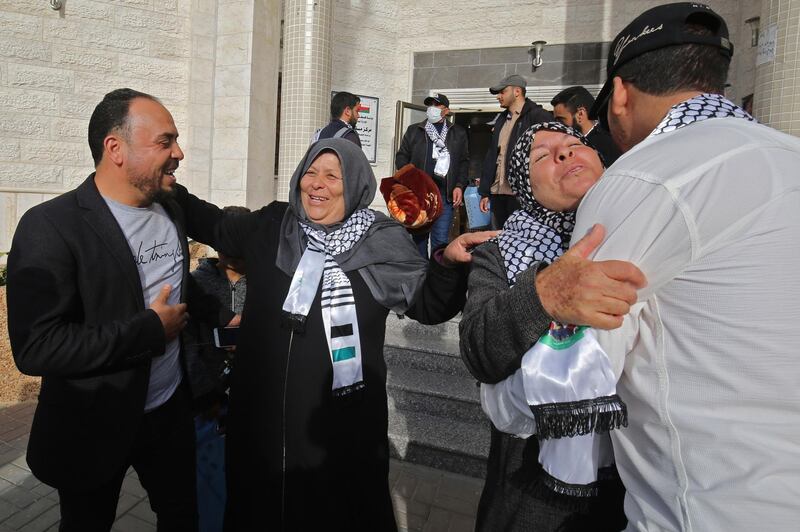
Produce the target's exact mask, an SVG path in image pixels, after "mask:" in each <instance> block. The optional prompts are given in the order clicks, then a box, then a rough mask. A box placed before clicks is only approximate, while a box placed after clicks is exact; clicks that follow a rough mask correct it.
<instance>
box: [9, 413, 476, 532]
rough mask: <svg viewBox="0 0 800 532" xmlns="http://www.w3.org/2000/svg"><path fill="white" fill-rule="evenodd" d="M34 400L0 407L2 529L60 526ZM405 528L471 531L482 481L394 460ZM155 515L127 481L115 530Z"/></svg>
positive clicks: (131, 529)
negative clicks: (30, 447) (36, 442)
mask: <svg viewBox="0 0 800 532" xmlns="http://www.w3.org/2000/svg"><path fill="white" fill-rule="evenodd" d="M35 406H36V405H35V403H20V404H17V405H13V406H7V407H5V408H2V409H0V532H9V531H19V532H43V531H55V530H58V520H59V512H58V495H57V494H56V493H55V491H53V489H52V488H50V487H49V486H47V485H45V484H42V483H41V482H39V481H38V480H36V478H34V477H33V475H32V474H31V472H30V470H29V469H28V465H27V464H26V463H25V448H26V446H27V443H28V432H29V430H30V424H31V420H32V419H33V411H34V408H35ZM389 482H390V483H391V488H392V498H393V500H394V508H395V515H396V516H397V525H398V527H399V528H400V530H401V532H404V531H409V532H411V531H419V532H471V531H472V530H473V529H474V528H475V512H476V509H477V507H478V498H479V497H480V491H481V487H482V484H483V482H482V481H480V480H477V479H474V478H470V477H464V476H461V475H455V474H453V473H447V472H442V471H438V470H436V469H431V468H428V467H423V466H417V465H413V464H409V463H405V462H398V461H395V460H393V461H392V463H391V469H390V472H389ZM155 522H156V519H155V515H154V514H153V512H152V511H151V510H150V505H149V503H148V500H147V494H146V493H145V491H144V490H143V489H142V487H141V485H140V484H139V481H138V479H137V477H136V474H135V473H134V472H133V470H131V471H129V473H128V476H127V477H126V478H125V481H124V482H123V485H122V493H121V494H120V498H119V504H118V506H117V520H116V522H115V523H114V528H113V530H114V531H116V532H155V530H156V527H155Z"/></svg>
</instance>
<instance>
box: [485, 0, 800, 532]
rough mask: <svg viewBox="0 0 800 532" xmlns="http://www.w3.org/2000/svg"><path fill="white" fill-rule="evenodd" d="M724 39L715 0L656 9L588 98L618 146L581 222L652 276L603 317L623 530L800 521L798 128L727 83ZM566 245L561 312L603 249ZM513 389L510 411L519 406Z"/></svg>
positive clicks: (541, 291)
mask: <svg viewBox="0 0 800 532" xmlns="http://www.w3.org/2000/svg"><path fill="white" fill-rule="evenodd" d="M732 55H733V45H732V44H731V42H730V40H729V36H728V28H727V26H726V24H725V21H724V20H723V19H722V17H720V16H719V15H718V14H717V13H715V12H714V11H712V10H711V8H709V7H708V6H705V5H703V4H698V3H689V2H685V3H676V4H667V5H662V6H658V7H655V8H652V9H650V10H648V11H645V12H644V13H643V14H641V15H640V16H639V17H637V18H636V19H635V20H634V21H633V22H631V23H630V24H629V25H628V26H627V27H626V28H625V29H623V30H622V32H620V34H619V35H617V37H616V38H615V39H614V41H613V42H612V43H611V48H610V53H609V57H608V62H607V66H606V72H607V81H606V83H605V85H604V86H603V89H602V90H601V91H600V94H599V95H598V97H597V100H596V102H595V105H594V106H593V107H592V109H591V111H590V116H589V118H591V119H594V118H599V119H601V120H603V121H606V122H607V123H608V125H609V126H610V128H609V129H610V132H611V135H612V136H613V138H614V140H615V142H616V143H617V145H618V146H619V147H620V148H621V149H622V150H623V152H624V153H623V155H622V156H621V157H620V158H619V159H618V160H617V162H615V163H614V165H613V166H612V167H611V168H609V169H608V170H607V171H606V172H605V174H604V175H603V178H602V179H601V180H600V181H598V182H597V184H596V185H595V186H594V187H593V188H592V189H591V190H590V191H589V193H588V194H586V196H585V197H584V199H583V201H582V202H581V204H580V207H579V208H578V213H577V219H576V223H575V229H574V232H573V234H574V235H583V234H584V233H586V232H587V231H588V230H589V228H590V227H591V226H592V224H595V223H600V224H602V225H603V226H605V229H606V234H607V235H608V238H606V239H605V241H603V242H602V244H601V245H600V246H599V247H598V248H597V251H596V253H595V254H594V257H593V259H594V260H595V261H608V260H609V259H617V260H623V261H630V262H632V263H633V264H635V265H636V266H638V267H639V268H640V269H641V270H642V272H643V273H644V274H645V276H646V277H647V280H648V285H647V287H646V288H643V289H640V290H639V291H638V294H637V301H636V303H634V304H633V306H632V307H631V309H630V311H629V312H626V313H625V314H624V315H623V316H622V318H623V319H622V320H621V327H619V328H618V329H615V330H610V331H599V332H598V334H597V340H598V342H599V344H600V346H601V347H602V349H603V351H605V353H606V354H607V355H608V357H609V360H610V363H611V367H612V368H613V373H614V375H615V377H616V378H617V379H618V381H617V384H616V393H617V394H618V395H619V397H620V398H621V399H622V400H623V401H624V402H625V403H626V404H627V411H628V427H627V428H621V429H620V430H613V431H611V437H612V440H613V444H614V455H615V458H616V463H617V468H618V470H619V474H620V477H621V478H622V481H623V483H624V484H625V487H626V489H627V496H626V499H625V513H626V515H627V517H628V529H627V530H630V531H637V532H661V531H678V530H680V531H694V532H705V531H723V530H724V531H739V530H741V531H744V530H748V531H749V530H796V529H797V527H798V523H799V522H800V505H798V503H797V501H798V498H799V497H800V408H798V404H800V387H799V386H798V383H799V382H800V358H798V345H800V330H799V329H798V327H797V321H798V317H800V312H799V311H798V309H799V308H800V307H799V306H798V301H800V282H798V275H797V272H798V271H800V251H798V246H797V245H796V244H797V242H800V209H798V208H797V206H798V205H800V173H798V170H797V169H798V168H800V139H797V138H796V137H793V136H790V135H786V134H784V133H781V132H779V131H776V130H774V129H771V128H769V127H767V126H764V125H761V124H759V123H758V122H756V121H755V120H754V119H753V117H752V116H750V115H749V114H748V113H747V112H745V111H744V110H743V109H741V108H739V107H737V106H736V104H734V103H732V102H731V101H729V100H728V99H726V98H725V97H724V96H723V92H724V87H725V81H726V78H727V75H728V68H729V65H730V62H731V57H732ZM593 232H597V228H595V229H594V230H593ZM596 236H598V235H596ZM565 256H566V255H565ZM573 257H575V260H570V261H568V262H564V261H558V262H556V263H554V264H553V265H552V266H551V267H549V268H546V269H544V270H542V271H541V273H540V274H539V275H538V276H537V285H536V288H537V293H538V296H539V298H540V300H541V303H542V305H543V307H544V308H545V309H546V310H548V312H549V313H551V314H553V315H555V314H558V308H559V306H560V305H561V304H563V303H564V300H565V299H566V300H569V299H571V297H567V298H563V297H561V296H560V295H559V292H560V290H563V288H564V287H569V286H573V284H574V283H575V282H576V280H577V279H579V278H580V275H578V274H576V272H581V271H583V272H584V275H585V272H586V271H588V270H592V269H593V268H595V267H596V265H599V264H601V263H600V262H591V261H590V260H587V259H581V258H579V257H576V256H575V255H573ZM613 292H614V291H613V290H612V292H610V293H613ZM554 313H555V314H554ZM573 323H575V322H573ZM511 378H512V379H513V378H514V377H511ZM504 386H505V385H503V386H500V388H503V387H504ZM504 404H507V403H504ZM522 404H523V405H525V408H518V409H517V410H511V409H510V411H509V412H506V413H505V414H507V415H509V416H510V417H511V418H514V417H515V416H519V417H520V418H523V417H524V416H527V415H528V413H529V412H530V408H527V404H525V402H524V399H523V402H522ZM497 422H500V423H502V419H499V418H498V420H497ZM509 430H510V431H513V430H514V422H513V421H512V423H511V425H510V426H509Z"/></svg>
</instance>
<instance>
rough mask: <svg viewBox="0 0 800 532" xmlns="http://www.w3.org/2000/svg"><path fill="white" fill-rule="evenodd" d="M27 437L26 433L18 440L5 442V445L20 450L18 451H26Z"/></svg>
mask: <svg viewBox="0 0 800 532" xmlns="http://www.w3.org/2000/svg"><path fill="white" fill-rule="evenodd" d="M28 436H29V434H28V433H27V432H26V433H25V434H23V435H22V436H20V437H19V438H17V439H15V440H11V441H7V442H6V443H7V444H8V445H10V446H11V447H13V448H15V449H17V450H20V451H27V450H28Z"/></svg>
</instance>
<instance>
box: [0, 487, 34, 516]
mask: <svg viewBox="0 0 800 532" xmlns="http://www.w3.org/2000/svg"><path fill="white" fill-rule="evenodd" d="M2 497H3V500H4V501H6V502H10V503H11V504H13V505H14V506H16V507H17V508H19V509H20V510H21V509H23V508H27V507H28V506H30V505H31V504H33V503H34V502H36V501H38V500H39V499H41V497H40V496H39V495H37V494H35V493H33V492H32V491H31V490H27V489H24V488H20V487H19V486H14V487H12V488H10V489H8V490H6V491H4V492H3V494H2Z"/></svg>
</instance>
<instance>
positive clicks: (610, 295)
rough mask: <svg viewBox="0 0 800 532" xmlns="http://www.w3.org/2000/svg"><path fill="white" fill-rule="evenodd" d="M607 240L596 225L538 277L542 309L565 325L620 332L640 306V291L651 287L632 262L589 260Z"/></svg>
mask: <svg viewBox="0 0 800 532" xmlns="http://www.w3.org/2000/svg"><path fill="white" fill-rule="evenodd" d="M604 237H605V229H604V228H603V226H602V225H600V224H596V225H595V226H594V227H592V230H591V231H590V232H589V234H588V235H586V236H585V237H583V238H582V239H581V240H580V241H578V242H577V243H576V244H575V245H573V246H572V247H571V248H570V249H569V251H567V252H566V253H564V255H563V256H562V257H561V258H560V259H558V260H557V261H556V262H554V263H553V264H552V265H550V266H548V267H547V268H545V269H543V270H542V271H541V272H539V273H538V274H537V275H536V293H537V294H538V296H539V300H540V301H541V302H542V306H543V307H544V309H545V310H546V311H547V313H548V314H550V315H551V316H552V317H553V318H555V319H556V320H558V321H560V322H562V323H572V324H576V325H590V326H592V327H595V328H597V329H616V328H617V327H619V326H621V325H622V319H623V317H624V316H625V314H627V313H628V311H629V310H630V308H631V305H633V304H634V303H636V290H638V289H640V288H644V287H645V286H646V285H647V280H646V279H645V276H644V274H643V273H642V271H641V270H640V269H639V268H637V267H636V266H634V265H633V264H631V263H630V262H625V261H620V260H607V261H598V262H593V261H591V260H589V259H587V257H588V256H589V255H590V254H591V253H592V251H594V250H595V248H597V246H599V245H600V244H601V243H602V241H603V238H604Z"/></svg>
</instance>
